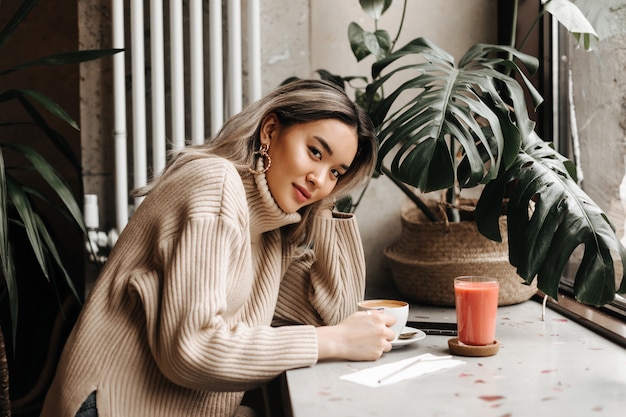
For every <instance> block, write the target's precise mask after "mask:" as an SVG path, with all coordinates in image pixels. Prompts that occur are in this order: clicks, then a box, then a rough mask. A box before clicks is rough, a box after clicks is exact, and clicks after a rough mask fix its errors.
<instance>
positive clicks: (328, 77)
mask: <svg viewBox="0 0 626 417" xmlns="http://www.w3.org/2000/svg"><path fill="white" fill-rule="evenodd" d="M316 72H317V73H318V74H319V76H320V78H321V79H322V80H324V81H330V82H331V83H335V84H337V85H338V86H339V87H341V89H342V90H344V91H345V90H346V83H345V81H344V79H343V77H341V76H339V75H334V74H331V73H330V72H328V71H326V70H323V69H320V70H317V71H316Z"/></svg>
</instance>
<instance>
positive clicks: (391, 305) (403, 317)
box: [358, 299, 409, 340]
mask: <svg viewBox="0 0 626 417" xmlns="http://www.w3.org/2000/svg"><path fill="white" fill-rule="evenodd" d="M358 306H359V311H368V310H383V311H384V312H385V313H387V314H391V315H392V316H394V317H395V318H396V323H395V324H394V325H393V326H391V329H392V330H393V331H394V332H395V334H396V338H395V339H394V340H398V336H400V333H402V330H404V327H405V326H406V321H407V320H408V318H409V303H407V302H406V301H400V300H384V299H377V300H364V301H361V302H359V303H358Z"/></svg>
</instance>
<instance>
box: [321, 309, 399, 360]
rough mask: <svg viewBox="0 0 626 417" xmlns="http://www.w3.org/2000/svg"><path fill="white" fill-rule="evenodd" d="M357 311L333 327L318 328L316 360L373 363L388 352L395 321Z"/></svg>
mask: <svg viewBox="0 0 626 417" xmlns="http://www.w3.org/2000/svg"><path fill="white" fill-rule="evenodd" d="M370 313H371V314H368V312H365V311H359V312H357V313H354V314H352V315H351V316H349V317H347V318H346V319H345V320H343V321H342V322H341V323H339V324H337V325H335V326H325V327H318V328H317V329H316V330H317V346H318V348H317V349H318V360H324V359H347V360H353V361H367V360H370V361H373V360H376V359H378V358H380V357H381V356H382V354H383V353H384V352H388V351H390V350H391V341H392V340H393V339H394V337H395V334H394V332H393V330H391V329H390V328H389V326H391V325H393V324H394V323H395V321H396V318H395V317H394V316H392V315H391V314H385V313H383V312H382V311H371V312H370Z"/></svg>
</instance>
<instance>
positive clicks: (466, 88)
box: [367, 38, 534, 192]
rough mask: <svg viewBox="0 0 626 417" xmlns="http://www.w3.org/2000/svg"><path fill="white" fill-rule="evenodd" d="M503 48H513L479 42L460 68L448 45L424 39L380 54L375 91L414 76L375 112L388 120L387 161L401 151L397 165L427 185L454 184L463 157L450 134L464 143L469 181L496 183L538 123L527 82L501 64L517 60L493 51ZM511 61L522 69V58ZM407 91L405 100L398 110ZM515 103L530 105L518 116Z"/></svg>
mask: <svg viewBox="0 0 626 417" xmlns="http://www.w3.org/2000/svg"><path fill="white" fill-rule="evenodd" d="M496 52H499V53H501V54H504V53H505V52H509V51H508V48H500V47H498V46H495V45H478V46H474V47H472V48H470V50H469V51H468V53H467V54H466V55H465V56H464V57H463V59H462V60H461V62H462V64H463V65H462V66H459V67H458V68H457V67H456V66H455V64H454V59H453V58H452V57H451V56H450V55H449V54H448V53H447V52H445V51H443V50H442V49H441V48H438V47H437V46H436V45H434V44H432V42H430V41H428V40H427V39H425V38H418V39H414V40H413V41H411V42H410V43H409V44H407V45H406V46H404V47H403V48H401V49H399V50H398V51H396V52H394V53H393V54H391V55H389V56H387V57H386V58H384V59H383V60H380V61H377V62H376V63H375V64H374V65H373V66H372V76H373V77H374V78H375V79H376V80H375V81H374V82H373V83H372V84H371V85H370V86H369V87H368V90H367V94H369V95H370V97H372V96H373V93H375V92H377V91H378V90H379V89H381V88H382V86H383V85H385V84H387V83H388V82H389V80H390V79H391V78H392V77H399V78H400V77H402V76H404V78H408V81H405V82H403V83H402V84H400V86H399V87H398V88H396V89H395V90H394V91H392V92H391V93H390V94H388V95H387V96H386V97H385V98H384V99H383V100H382V101H381V103H380V104H379V105H377V106H376V107H375V108H374V109H373V111H372V112H371V113H372V114H373V115H374V116H373V119H374V120H375V121H380V120H384V123H383V124H382V125H381V128H380V132H379V140H380V142H381V146H380V150H379V156H380V158H379V163H380V162H381V161H382V160H383V159H384V158H385V157H386V156H387V155H393V160H392V162H391V167H390V168H391V172H392V173H393V174H394V175H396V176H397V177H398V178H399V179H400V180H401V181H403V182H406V183H408V184H410V185H413V186H415V187H417V188H418V189H420V190H422V191H424V192H430V191H435V190H442V189H446V188H450V187H452V186H453V185H454V184H455V182H456V179H457V178H456V177H455V175H454V172H455V171H456V169H457V166H458V165H459V163H458V161H457V159H456V158H457V155H456V152H455V150H454V149H453V148H452V147H451V142H450V138H452V139H454V140H455V141H456V142H458V143H459V144H460V145H461V148H462V150H461V153H462V155H463V158H464V160H463V161H464V162H463V167H464V171H462V172H461V173H462V174H463V175H464V177H463V183H462V185H463V186H466V187H469V186H474V185H477V184H479V183H486V182H489V181H490V180H491V179H493V178H495V177H496V175H497V173H498V172H499V170H500V164H502V163H503V162H504V164H505V166H508V165H510V164H511V163H512V161H513V159H514V157H515V155H516V153H517V150H518V149H519V143H520V141H519V137H520V136H522V135H525V134H529V133H530V130H531V128H532V126H533V123H532V122H531V121H530V120H529V119H528V115H527V113H526V111H525V109H526V103H525V97H524V91H523V90H522V88H521V86H520V85H519V83H517V81H515V80H514V79H513V78H511V77H508V76H506V75H504V74H502V73H501V72H499V71H498V70H497V68H499V67H502V66H503V65H507V63H508V62H509V59H508V58H506V57H505V58H501V57H498V56H496V57H492V55H494V53H496ZM514 56H517V55H514ZM409 58H413V59H412V60H410V62H409V64H407V65H404V66H399V67H398V66H396V67H393V69H391V70H390V71H389V72H388V73H386V74H384V75H381V74H382V71H383V70H385V69H386V68H387V67H389V66H390V65H391V64H393V63H396V61H397V62H400V61H399V60H401V59H403V60H404V61H406V60H408V59H409ZM527 61H530V62H531V63H532V62H534V61H533V60H532V59H530V58H528V56H523V60H522V62H523V63H524V62H527ZM510 67H511V68H513V69H514V70H517V71H519V70H520V69H519V67H518V66H517V65H516V64H514V63H512V64H510ZM496 81H497V82H498V83H499V84H498V86H496ZM502 86H503V87H502ZM400 98H402V99H403V100H404V104H402V105H399V106H398V109H395V110H394V111H393V112H391V113H390V111H391V110H392V108H393V106H394V105H396V104H397V103H399V99H400ZM508 102H511V103H512V108H513V109H523V111H518V112H515V117H516V120H515V123H513V122H512V121H511V120H510V119H509V118H510V111H509V108H510V107H509V105H508V104H507V103H508ZM479 119H483V120H485V121H486V123H487V125H488V127H489V130H490V132H491V133H490V134H489V135H485V134H484V132H483V129H484V126H483V125H481V123H479V121H478V120H479ZM507 119H508V120H507ZM511 133H513V135H512V138H513V139H515V138H518V139H517V140H505V139H504V138H505V136H504V135H505V134H507V135H511ZM446 154H447V155H446ZM484 157H487V159H486V160H484V159H483V158H484ZM505 157H506V159H504V160H503V158H505ZM379 166H380V165H379Z"/></svg>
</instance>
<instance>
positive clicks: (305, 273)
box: [274, 213, 365, 325]
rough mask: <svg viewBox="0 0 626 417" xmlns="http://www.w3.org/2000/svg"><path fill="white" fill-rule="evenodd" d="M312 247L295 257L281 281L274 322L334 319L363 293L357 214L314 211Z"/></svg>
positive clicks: (329, 321)
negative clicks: (321, 214) (331, 214)
mask: <svg viewBox="0 0 626 417" xmlns="http://www.w3.org/2000/svg"><path fill="white" fill-rule="evenodd" d="M312 235H313V238H314V243H313V248H312V249H308V250H304V251H303V252H302V253H301V254H300V256H297V257H294V260H293V262H292V263H291V264H290V266H289V268H288V269H287V272H286V274H285V276H284V278H283V281H282V282H281V289H280V293H279V297H278V303H277V306H276V312H275V318H274V324H275V325H284V324H290V323H302V324H313V325H334V324H337V323H339V322H340V321H341V320H343V319H344V318H346V317H347V316H349V315H350V314H352V313H353V312H355V311H356V309H357V302H358V301H360V300H362V299H363V297H364V293H365V257H364V253H363V246H362V242H361V237H360V234H359V229H358V226H357V222H356V219H355V218H354V216H352V215H347V214H338V213H335V214H334V217H333V218H332V219H330V218H322V217H315V219H314V220H313V228H312Z"/></svg>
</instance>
